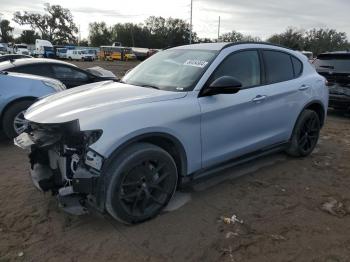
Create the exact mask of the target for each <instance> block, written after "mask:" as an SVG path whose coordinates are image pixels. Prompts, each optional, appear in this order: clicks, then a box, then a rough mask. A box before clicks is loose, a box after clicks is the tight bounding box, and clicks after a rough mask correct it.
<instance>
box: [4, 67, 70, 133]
mask: <svg viewBox="0 0 350 262" xmlns="http://www.w3.org/2000/svg"><path fill="white" fill-rule="evenodd" d="M0 87H1V88H0V127H1V129H2V131H3V132H4V133H5V135H6V136H7V137H8V138H13V137H15V136H17V135H19V134H20V133H21V132H22V131H23V130H24V129H25V128H26V122H27V121H26V120H25V119H24V112H25V111H26V110H27V108H28V107H29V106H31V105H32V104H33V103H34V102H36V101H37V100H38V98H39V97H42V96H47V95H49V94H53V93H56V92H59V91H63V90H65V89H66V87H65V85H64V84H62V83H61V82H60V81H58V80H55V79H51V78H46V77H41V76H34V75H27V74H19V73H10V72H4V71H0Z"/></svg>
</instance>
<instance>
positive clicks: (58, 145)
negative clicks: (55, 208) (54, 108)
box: [15, 121, 104, 214]
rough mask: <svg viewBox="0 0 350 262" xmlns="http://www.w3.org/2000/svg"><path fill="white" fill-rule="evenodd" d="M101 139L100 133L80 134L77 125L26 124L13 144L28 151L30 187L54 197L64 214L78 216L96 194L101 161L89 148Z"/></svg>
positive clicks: (91, 131)
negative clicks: (25, 128) (23, 131)
mask: <svg viewBox="0 0 350 262" xmlns="http://www.w3.org/2000/svg"><path fill="white" fill-rule="evenodd" d="M101 135H102V130H89V131H80V128H79V123H78V122H77V121H74V122H69V123H63V124H37V123H29V127H28V129H27V131H26V132H25V133H24V134H22V135H20V136H19V137H18V138H16V139H15V144H16V145H19V146H20V147H22V148H25V147H27V148H28V147H29V149H30V154H29V158H30V164H31V170H30V173H31V177H32V180H33V183H34V185H35V186H36V187H37V188H38V189H40V190H42V191H44V192H46V191H51V192H52V193H53V194H54V195H57V197H58V199H59V200H60V203H61V205H62V207H63V208H64V209H65V210H66V211H68V212H70V213H74V214H81V213H84V212H85V207H84V206H85V204H86V201H87V200H89V202H92V203H93V202H94V199H95V195H96V193H97V188H98V185H99V177H100V172H101V168H102V165H103V161H104V159H103V157H102V156H101V155H99V154H98V153H97V152H95V151H93V150H91V149H90V147H89V146H90V145H91V144H93V143H95V142H96V141H97V140H98V139H99V138H100V137H101ZM28 141H29V142H28Z"/></svg>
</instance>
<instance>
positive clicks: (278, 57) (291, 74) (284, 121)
mask: <svg viewBox="0 0 350 262" xmlns="http://www.w3.org/2000/svg"><path fill="white" fill-rule="evenodd" d="M261 52H262V55H263V60H264V68H265V75H266V79H265V90H266V93H268V95H269V101H270V103H271V109H272V112H271V117H274V118H275V119H276V120H275V121H274V125H273V126H271V128H272V130H273V132H274V133H275V135H276V137H278V140H284V141H287V140H289V139H290V136H291V133H292V130H293V128H294V124H295V121H296V119H297V117H298V115H299V114H300V112H301V110H302V108H303V107H304V105H305V104H306V103H307V100H308V99H309V98H310V97H311V96H312V94H311V93H310V92H311V91H312V86H313V85H314V80H313V78H312V77H307V76H304V75H303V63H302V62H301V61H300V60H299V59H298V58H297V57H295V56H293V55H291V54H289V53H286V52H283V51H279V50H262V51H261Z"/></svg>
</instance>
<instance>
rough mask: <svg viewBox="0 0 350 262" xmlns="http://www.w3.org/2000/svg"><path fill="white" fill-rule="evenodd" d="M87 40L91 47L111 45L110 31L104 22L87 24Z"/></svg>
mask: <svg viewBox="0 0 350 262" xmlns="http://www.w3.org/2000/svg"><path fill="white" fill-rule="evenodd" d="M89 39H90V43H91V46H101V45H110V44H112V30H111V28H109V27H107V25H106V23H105V22H101V23H99V22H93V23H90V24H89Z"/></svg>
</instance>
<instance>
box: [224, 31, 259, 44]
mask: <svg viewBox="0 0 350 262" xmlns="http://www.w3.org/2000/svg"><path fill="white" fill-rule="evenodd" d="M219 41H220V42H232V43H237V42H261V39H260V38H259V37H253V36H250V35H243V34H242V33H240V32H237V31H234V30H233V31H232V32H229V33H225V34H222V35H221V36H220V38H219Z"/></svg>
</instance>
